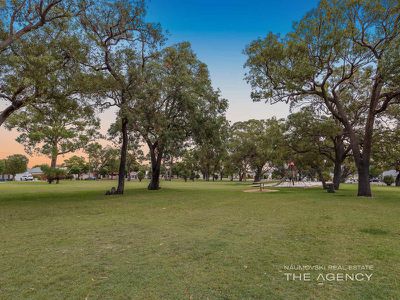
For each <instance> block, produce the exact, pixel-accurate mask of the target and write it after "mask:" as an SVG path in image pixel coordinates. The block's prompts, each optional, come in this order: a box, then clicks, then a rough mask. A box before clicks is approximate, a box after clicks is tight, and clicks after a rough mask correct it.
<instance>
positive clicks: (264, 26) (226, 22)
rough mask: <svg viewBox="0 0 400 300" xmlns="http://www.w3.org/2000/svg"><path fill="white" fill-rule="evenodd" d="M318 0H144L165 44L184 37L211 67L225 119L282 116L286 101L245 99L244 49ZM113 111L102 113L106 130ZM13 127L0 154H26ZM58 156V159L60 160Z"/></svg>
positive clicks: (0, 130)
mask: <svg viewBox="0 0 400 300" xmlns="http://www.w3.org/2000/svg"><path fill="white" fill-rule="evenodd" d="M317 3H318V1H317V0H247V1H245V0H214V1H213V0H148V4H147V5H148V14H147V20H148V21H151V22H158V23H160V24H161V26H162V28H163V29H164V30H166V31H168V33H167V37H168V41H167V44H174V43H178V42H182V41H188V42H190V43H191V44H192V48H193V50H194V51H195V52H196V53H197V56H198V58H199V59H200V60H201V61H203V62H204V63H206V64H207V65H208V67H209V70H210V75H211V79H212V82H213V86H214V88H219V89H220V90H221V95H222V97H224V98H226V99H228V100H229V109H228V112H227V118H228V120H230V121H232V122H235V121H244V120H248V119H266V118H270V117H272V116H276V117H278V118H283V117H285V116H286V115H287V114H288V112H289V108H288V106H287V105H286V104H275V105H268V104H265V103H254V102H252V100H251V99H250V87H249V86H248V84H247V83H246V82H245V81H244V79H243V78H244V74H245V70H244V68H243V65H244V63H245V61H246V56H245V55H244V54H243V50H244V49H245V47H246V45H248V44H249V43H250V42H251V41H252V40H254V39H257V38H259V37H264V36H266V35H267V34H268V33H269V32H274V33H280V34H281V35H284V34H286V33H287V32H289V31H290V30H291V29H292V24H293V22H294V21H297V20H300V19H301V18H302V17H303V16H304V15H305V13H306V12H307V11H309V10H311V9H312V8H313V7H316V5H317ZM113 117H114V116H113V113H112V112H109V113H105V114H103V115H102V116H101V118H102V128H104V129H107V127H108V125H109V124H110V122H112V121H113V120H112V119H113ZM15 137H16V132H15V131H14V132H9V131H7V130H5V129H4V127H0V158H1V157H5V156H8V155H11V154H15V153H21V154H25V152H24V149H23V146H22V145H20V144H18V143H17V142H16V141H15ZM60 160H61V161H62V158H61V159H60ZM39 163H48V159H47V158H45V157H30V163H29V165H30V166H32V165H35V164H39Z"/></svg>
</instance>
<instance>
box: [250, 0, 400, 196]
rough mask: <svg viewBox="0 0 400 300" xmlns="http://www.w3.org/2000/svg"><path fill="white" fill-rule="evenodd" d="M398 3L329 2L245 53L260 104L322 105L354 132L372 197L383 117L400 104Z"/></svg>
mask: <svg viewBox="0 0 400 300" xmlns="http://www.w3.org/2000/svg"><path fill="white" fill-rule="evenodd" d="M399 48H400V4H399V2H398V1H397V0H363V1H361V0H355V1H354V0H343V1H338V0H323V1H321V2H320V4H319V5H318V7H317V8H316V9H314V10H312V11H311V12H309V13H308V14H307V15H306V16H305V17H304V18H303V19H302V20H300V22H297V23H296V24H295V26H294V30H293V31H292V32H290V33H289V34H287V35H286V36H285V37H282V38H281V37H279V36H278V35H275V34H272V33H271V34H269V35H268V36H267V37H266V38H265V39H259V40H256V41H254V42H252V43H251V44H250V45H249V46H248V47H247V49H246V53H247V55H248V60H247V63H246V66H247V67H248V70H249V72H248V75H247V80H248V82H249V83H250V84H251V86H252V88H253V92H252V97H253V99H254V100H262V99H263V100H266V101H269V102H271V103H276V102H279V101H284V102H290V103H292V104H294V103H308V102H313V103H314V104H317V105H321V107H323V108H325V109H327V110H328V111H329V112H330V113H331V114H332V115H333V116H334V117H335V118H336V119H337V120H338V121H340V122H341V123H342V125H343V126H344V128H345V130H346V131H347V133H348V135H349V138H350V142H351V148H352V153H353V157H354V162H355V164H356V167H357V171H358V180H359V184H358V195H359V196H371V195H372V194H371V187H370V183H369V167H370V158H371V150H372V143H373V139H372V137H373V132H374V125H375V120H376V118H377V116H379V115H380V114H382V113H383V112H384V111H385V110H386V109H387V108H388V107H389V106H391V105H396V104H398V103H399V101H400V77H399V76H398V74H399V73H400V54H399V51H398V50H399Z"/></svg>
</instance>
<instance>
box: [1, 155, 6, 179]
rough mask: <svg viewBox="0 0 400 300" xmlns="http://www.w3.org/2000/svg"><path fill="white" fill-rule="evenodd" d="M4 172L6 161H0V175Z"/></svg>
mask: <svg viewBox="0 0 400 300" xmlns="http://www.w3.org/2000/svg"><path fill="white" fill-rule="evenodd" d="M5 171H6V160H5V159H0V175H3V174H5Z"/></svg>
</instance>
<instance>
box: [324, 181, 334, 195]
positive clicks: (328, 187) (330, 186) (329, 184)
mask: <svg viewBox="0 0 400 300" xmlns="http://www.w3.org/2000/svg"><path fill="white" fill-rule="evenodd" d="M326 191H327V192H328V193H335V186H334V185H333V182H327V183H326Z"/></svg>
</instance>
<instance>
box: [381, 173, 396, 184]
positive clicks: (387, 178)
mask: <svg viewBox="0 0 400 300" xmlns="http://www.w3.org/2000/svg"><path fill="white" fill-rule="evenodd" d="M383 182H384V183H386V185H387V186H391V185H392V184H393V183H394V178H393V176H391V175H386V176H385V177H383Z"/></svg>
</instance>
